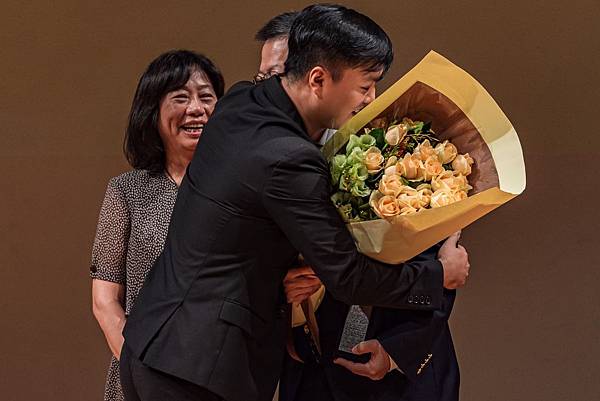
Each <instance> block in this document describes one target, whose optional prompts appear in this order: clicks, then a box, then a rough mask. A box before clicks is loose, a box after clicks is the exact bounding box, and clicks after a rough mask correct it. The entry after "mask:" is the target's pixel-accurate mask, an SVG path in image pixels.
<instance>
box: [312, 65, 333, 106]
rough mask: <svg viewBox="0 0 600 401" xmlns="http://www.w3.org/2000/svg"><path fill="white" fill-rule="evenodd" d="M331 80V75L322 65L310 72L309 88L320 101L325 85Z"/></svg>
mask: <svg viewBox="0 0 600 401" xmlns="http://www.w3.org/2000/svg"><path fill="white" fill-rule="evenodd" d="M328 79H331V74H330V73H329V71H327V69H325V68H323V67H321V66H320V65H318V66H316V67H313V69H312V70H310V71H309V72H308V87H309V88H310V90H311V92H313V93H314V94H315V95H316V96H317V97H318V98H319V99H320V98H322V97H323V84H324V83H325V81H326V80H328Z"/></svg>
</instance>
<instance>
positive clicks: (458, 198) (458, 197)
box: [454, 191, 468, 202]
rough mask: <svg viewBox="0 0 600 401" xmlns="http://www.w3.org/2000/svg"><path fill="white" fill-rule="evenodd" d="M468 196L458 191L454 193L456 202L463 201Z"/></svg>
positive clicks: (464, 192)
mask: <svg viewBox="0 0 600 401" xmlns="http://www.w3.org/2000/svg"><path fill="white" fill-rule="evenodd" d="M467 198H468V195H467V192H466V191H456V192H454V200H455V201H456V202H458V201H461V200H463V199H467Z"/></svg>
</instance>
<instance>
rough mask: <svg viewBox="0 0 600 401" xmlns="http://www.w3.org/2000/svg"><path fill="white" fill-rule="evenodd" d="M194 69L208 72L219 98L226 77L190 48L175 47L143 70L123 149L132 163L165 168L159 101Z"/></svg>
mask: <svg viewBox="0 0 600 401" xmlns="http://www.w3.org/2000/svg"><path fill="white" fill-rule="evenodd" d="M195 71H201V72H203V73H204V74H206V77H207V78H208V80H209V81H210V83H211V85H212V87H213V90H214V91H215V94H216V96H217V99H218V98H220V97H221V96H223V92H224V90H225V80H224V79H223V75H222V74H221V72H220V71H219V69H218V68H217V66H215V64H214V63H213V62H212V61H211V60H210V59H209V58H208V57H206V56H204V55H202V54H199V53H195V52H192V51H189V50H172V51H169V52H166V53H163V54H161V55H160V56H158V57H157V58H156V59H154V60H153V61H152V62H151V63H150V65H149V66H148V68H146V71H144V73H143V74H142V76H141V78H140V80H139V82H138V86H137V89H136V91H135V96H134V97H133V102H132V104H131V111H130V112H129V122H128V124H127V130H126V131H125V141H124V143H123V150H124V152H125V157H126V158H127V161H128V162H129V164H130V165H131V166H132V167H133V168H135V169H145V170H148V171H149V172H150V173H151V174H160V173H162V172H163V171H164V169H165V148H164V145H163V142H162V139H161V138H160V134H159V132H158V120H159V112H160V102H161V100H162V99H163V97H164V96H165V95H166V94H167V93H169V92H172V91H174V90H177V89H180V88H182V87H183V86H184V85H185V84H186V83H187V81H188V80H189V79H190V75H191V74H192V73H193V72H195Z"/></svg>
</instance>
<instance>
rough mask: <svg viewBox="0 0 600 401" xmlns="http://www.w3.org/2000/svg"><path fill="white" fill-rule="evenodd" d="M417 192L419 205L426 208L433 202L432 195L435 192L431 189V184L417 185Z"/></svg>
mask: <svg viewBox="0 0 600 401" xmlns="http://www.w3.org/2000/svg"><path fill="white" fill-rule="evenodd" d="M417 193H418V194H419V205H420V207H422V208H424V207H427V206H429V204H430V203H431V195H432V194H433V192H432V191H431V185H429V184H421V185H419V186H418V187H417Z"/></svg>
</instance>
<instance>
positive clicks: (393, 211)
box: [369, 191, 400, 219]
mask: <svg viewBox="0 0 600 401" xmlns="http://www.w3.org/2000/svg"><path fill="white" fill-rule="evenodd" d="M369 203H370V205H371V207H372V208H373V210H374V211H375V214H377V216H379V217H381V218H382V219H385V218H386V217H387V218H389V217H394V216H397V215H399V214H400V207H399V206H398V202H396V198H395V197H393V196H389V195H382V194H381V193H380V192H376V191H375V192H373V195H371V200H370V202H369Z"/></svg>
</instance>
